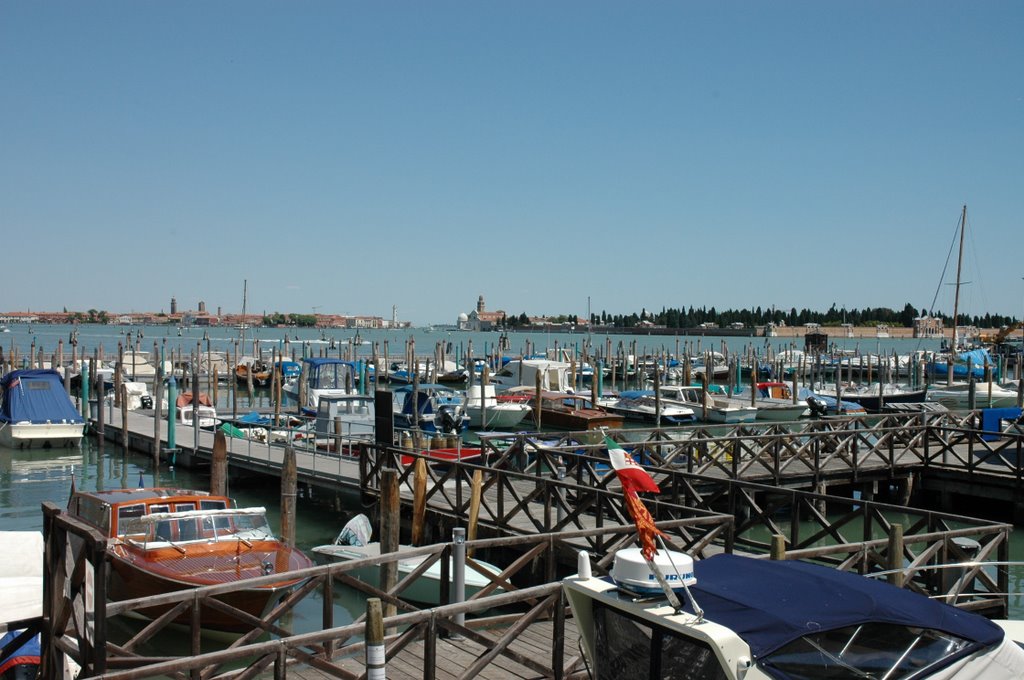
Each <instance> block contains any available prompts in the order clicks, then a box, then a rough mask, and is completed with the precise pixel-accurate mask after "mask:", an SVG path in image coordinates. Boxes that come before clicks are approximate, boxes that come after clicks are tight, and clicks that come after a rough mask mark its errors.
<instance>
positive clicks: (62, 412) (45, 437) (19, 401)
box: [0, 369, 85, 449]
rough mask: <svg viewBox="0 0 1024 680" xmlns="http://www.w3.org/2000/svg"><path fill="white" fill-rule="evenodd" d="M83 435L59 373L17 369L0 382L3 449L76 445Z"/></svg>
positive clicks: (0, 440)
mask: <svg viewBox="0 0 1024 680" xmlns="http://www.w3.org/2000/svg"><path fill="white" fill-rule="evenodd" d="M84 432H85V419H84V418H83V417H82V416H81V414H79V413H78V411H77V410H76V409H75V405H74V404H73V403H72V402H71V399H70V397H68V395H67V392H65V391H64V383H63V381H62V380H61V377H60V374H59V373H57V371H55V370H52V369H27V370H18V371H11V372H10V373H8V374H7V375H5V376H4V377H3V378H2V379H0V446H4V447H8V448H15V449H17V448H32V447H43V448H50V447H54V446H77V445H78V443H79V442H80V441H81V440H82V434H83V433H84Z"/></svg>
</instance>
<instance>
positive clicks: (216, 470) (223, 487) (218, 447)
mask: <svg viewBox="0 0 1024 680" xmlns="http://www.w3.org/2000/svg"><path fill="white" fill-rule="evenodd" d="M227 478H228V439H227V437H226V436H225V435H224V431H223V430H217V431H216V432H215V433H214V435H213V459H212V462H211V464H210V494H211V495H214V496H226V495H227V490H228V485H227Z"/></svg>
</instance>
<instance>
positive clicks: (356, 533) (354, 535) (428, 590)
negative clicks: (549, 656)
mask: <svg viewBox="0 0 1024 680" xmlns="http://www.w3.org/2000/svg"><path fill="white" fill-rule="evenodd" d="M372 533H373V528H372V526H371V525H370V520H369V519H368V518H367V517H366V515H356V516H355V517H354V518H352V519H351V520H349V522H348V523H347V524H346V525H345V527H344V528H343V529H342V530H341V533H340V534H338V537H337V538H336V539H335V540H334V543H331V544H327V545H319V546H317V547H315V548H313V549H312V552H313V554H314V555H315V556H316V558H317V560H318V561H323V562H348V561H352V560H361V559H364V558H368V557H378V556H380V554H381V550H380V543H379V542H376V541H371V540H370V538H371V536H372ZM409 547H410V546H399V551H401V550H403V549H408V548H409ZM428 557H429V556H427V555H414V556H411V557H407V558H404V559H400V560H398V561H397V566H398V580H399V581H401V580H402V579H404V578H406V577H407V576H409V575H410V574H411V573H412V572H413V571H415V570H416V569H417V568H419V567H420V565H422V564H423V562H424V561H426V560H427V558H428ZM473 562H474V563H475V564H477V565H479V567H480V569H482V570H483V571H484V572H486V574H485V573H481V572H480V571H477V570H476V569H474V568H473V567H471V566H469V565H468V564H467V565H466V567H465V568H464V573H463V583H464V584H465V597H467V598H469V597H472V596H473V595H475V594H476V593H478V592H480V591H481V590H482V589H484V588H485V587H487V586H488V585H489V584H490V583H491V577H492V576H498V575H500V574H501V569H499V568H498V567H496V566H495V565H493V564H491V563H489V562H484V561H483V560H480V559H476V558H474V559H473ZM453 571H454V564H453V561H452V560H451V558H449V568H448V574H449V576H448V581H449V584H453V581H454V579H453V578H452V577H453ZM350 573H352V574H353V575H354V576H355V577H356V578H358V579H359V580H361V581H363V582H364V583H368V584H370V585H372V586H374V587H379V586H380V567H377V566H370V567H364V568H362V569H355V570H353V571H352V572H350ZM441 584H442V579H441V561H440V560H437V561H435V562H434V563H433V564H431V565H430V566H429V567H427V569H426V570H425V571H424V572H423V573H422V574H420V576H419V577H418V578H417V579H416V580H414V581H413V582H412V583H411V584H410V585H409V586H408V587H407V588H406V589H405V590H403V591H402V594H401V597H402V598H403V599H405V600H410V601H412V602H419V603H422V604H431V605H438V604H441ZM503 590H504V589H503V588H502V587H500V586H497V587H495V588H494V589H493V590H492V591H491V592H493V593H500V592H502V591H503Z"/></svg>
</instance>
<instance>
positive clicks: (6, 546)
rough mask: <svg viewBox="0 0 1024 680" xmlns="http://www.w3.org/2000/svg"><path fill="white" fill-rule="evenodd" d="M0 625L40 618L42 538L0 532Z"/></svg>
mask: <svg viewBox="0 0 1024 680" xmlns="http://www.w3.org/2000/svg"><path fill="white" fill-rule="evenodd" d="M0 555H3V559H2V560H0V623H5V622H7V621H17V620H19V619H28V618H33V617H36V616H42V615H43V534H42V533H40V532H38V531H0Z"/></svg>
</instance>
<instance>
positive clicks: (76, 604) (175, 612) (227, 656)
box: [44, 504, 731, 679]
mask: <svg viewBox="0 0 1024 680" xmlns="http://www.w3.org/2000/svg"><path fill="white" fill-rule="evenodd" d="M46 511H47V516H48V517H49V520H48V524H49V525H50V526H51V527H52V529H51V530H50V531H48V532H47V538H48V539H53V540H54V541H55V542H54V545H56V544H57V542H58V539H59V540H67V541H68V542H69V543H70V544H75V543H82V544H88V542H89V541H95V543H94V544H93V545H94V548H98V547H101V546H105V545H106V543H105V542H103V541H97V540H96V539H97V538H99V537H97V536H96V534H95V532H94V531H93V530H92V529H91V528H89V527H88V526H85V525H83V524H81V523H79V522H75V521H74V520H73V518H70V517H68V516H67V515H66V514H64V513H61V512H60V510H59V509H57V508H56V507H55V506H52V505H50V504H48V505H47V508H46ZM658 526H659V528H661V529H662V530H663V531H665V532H666V534H667V536H668V539H667V541H668V544H669V545H670V546H672V547H674V548H675V549H679V550H689V551H692V552H699V551H700V547H699V546H698V545H695V543H694V540H693V536H694V535H701V536H707V535H709V534H714V533H716V531H717V532H721V533H723V534H727V533H728V531H729V528H730V526H731V518H730V517H727V516H722V515H717V516H699V517H695V518H686V519H679V520H672V521H665V522H659V524H658ZM598 534H600V535H602V540H601V541H600V542H601V543H602V544H604V545H607V546H609V548H611V549H612V551H614V549H615V548H618V547H620V546H624V545H628V544H631V543H633V542H635V540H636V530H635V528H634V527H633V526H632V525H617V526H609V527H604V528H601V529H590V530H587V531H574V532H560V533H546V534H536V535H532V536H514V537H505V538H494V539H486V540H477V541H469V542H467V543H465V547H466V549H467V551H469V552H470V553H471V554H476V555H479V554H481V553H483V554H487V553H488V552H494V551H499V550H500V551H503V552H504V553H506V554H507V553H509V552H512V553H515V554H518V558H517V559H515V560H513V561H511V562H510V563H509V564H508V565H507V566H505V567H504V568H503V569H502V570H501V572H500V573H499V574H491V573H490V572H488V571H486V570H483V571H480V573H481V574H483V575H484V576H486V577H487V578H489V579H490V585H488V586H487V587H485V588H483V589H482V590H480V591H479V592H478V593H476V594H474V595H473V596H471V597H469V598H467V599H466V601H465V602H457V601H453V600H456V599H457V598H455V597H454V594H453V593H450V592H448V588H445V587H442V590H441V593H442V605H440V606H438V607H432V608H428V609H421V608H420V607H419V606H418V605H416V604H414V603H412V602H410V601H408V600H407V599H405V597H404V592H405V590H406V589H407V588H408V587H409V586H410V584H411V583H412V582H413V581H415V580H416V579H417V578H418V577H420V576H421V575H422V574H423V573H424V572H425V571H426V570H427V569H428V568H429V567H430V566H431V565H433V564H435V563H437V562H438V561H440V566H441V583H442V584H447V583H448V582H449V574H448V572H449V564H450V559H451V557H452V551H453V543H441V544H435V545H430V546H423V547H420V548H415V549H411V550H404V551H402V552H401V553H392V554H386V555H382V556H380V557H373V558H365V559H359V560H352V561H349V562H341V563H337V564H331V565H325V566H320V567H312V568H309V569H305V570H301V571H296V572H292V575H294V576H295V577H297V578H301V579H302V583H301V585H299V586H297V587H296V588H295V589H294V590H292V591H291V592H290V593H288V594H287V595H286V596H285V597H284V598H283V599H282V600H281V601H280V602H279V603H278V604H277V605H275V606H274V607H273V609H272V610H271V611H269V612H267V613H266V614H265V615H264V616H262V617H260V618H257V617H253V616H251V615H248V614H246V613H245V612H242V611H239V610H237V609H235V608H233V607H231V606H229V605H228V604H226V603H225V602H224V601H223V600H222V598H224V597H225V596H226V595H227V594H229V593H232V592H234V591H237V590H239V589H243V588H252V587H255V586H258V585H261V584H270V583H274V582H277V581H279V580H280V575H279V574H278V575H269V576H264V577H259V578H255V579H249V580H247V581H239V582H235V583H229V584H222V585H217V586H207V587H202V588H195V589H190V590H183V591H175V592H168V593H163V594H156V595H153V596H151V597H144V598H138V599H133V600H122V601H112V602H107V601H106V600H105V598H104V599H96V598H93V597H88V596H87V597H81V596H80V594H81V592H82V591H83V590H91V591H92V592H94V593H95V594H96V595H97V596H101V595H102V594H103V592H102V588H101V585H102V581H101V580H97V581H96V582H95V583H91V582H90V583H89V587H88V588H75V587H72V588H71V589H70V591H67V590H66V592H64V594H63V595H62V594H61V593H57V594H56V596H55V598H54V600H55V602H57V603H58V605H59V606H58V607H57V608H56V611H55V613H56V614H57V615H56V616H48V617H46V620H47V622H48V624H49V627H50V635H49V636H48V638H47V640H46V641H45V645H46V647H47V652H46V657H47V659H50V660H53V661H59V659H60V657H61V654H68V655H69V656H70V657H71V658H73V659H74V660H75V661H76V662H77V663H78V664H80V665H81V666H82V668H83V671H82V674H81V677H83V678H85V677H92V676H103V677H109V678H124V679H127V678H143V677H155V676H160V675H169V676H171V677H178V678H185V677H189V676H191V677H193V678H198V677H202V678H207V677H210V676H212V675H215V674H217V673H219V672H221V671H222V670H223V667H224V665H225V664H227V663H231V664H233V665H234V666H237V665H238V664H239V663H242V665H243V668H242V669H241V670H235V671H233V672H234V673H236V674H237V675H238V676H239V677H251V676H253V675H255V674H256V673H259V672H260V671H262V670H263V669H265V668H267V667H269V666H270V665H275V667H276V668H277V669H278V671H279V672H280V673H281V675H282V677H283V672H284V668H285V667H287V666H288V665H292V664H296V663H302V664H307V665H311V666H313V667H315V668H317V669H319V670H322V671H325V672H327V673H328V674H330V675H333V676H335V677H339V678H354V677H358V673H357V674H353V673H352V672H351V671H346V670H345V669H344V668H342V667H341V666H339V665H338V664H337V663H336V662H335V660H336V659H340V658H346V657H351V656H352V655H353V654H355V653H357V652H359V651H361V650H362V648H363V647H362V642H361V641H359V640H356V639H355V638H356V637H358V636H360V635H361V634H362V632H363V628H362V624H361V623H360V621H361V620H362V619H361V618H360V619H359V620H357V622H356V623H353V624H351V625H346V626H340V627H338V626H336V625H335V621H334V616H335V610H334V606H333V603H334V597H335V587H336V586H346V587H348V588H351V589H354V590H356V591H358V592H360V593H362V594H364V595H366V596H368V597H379V598H381V599H382V600H383V601H385V602H387V603H390V604H392V605H394V607H395V610H396V611H397V614H396V615H395V616H392V617H389V618H388V619H386V621H385V624H386V625H387V627H389V628H398V627H406V626H409V628H407V629H406V630H404V632H403V633H402V634H401V635H400V636H398V637H397V638H395V640H394V641H393V643H392V648H393V649H394V650H396V651H397V650H399V649H401V648H402V647H403V646H405V645H408V644H411V643H412V642H413V641H416V640H422V641H423V643H424V644H425V645H431V644H435V643H436V637H437V635H438V634H439V633H441V632H443V631H447V633H449V634H455V635H462V636H465V637H467V638H469V639H471V640H474V641H476V642H477V643H478V644H482V645H483V646H484V647H485V648H486V649H487V650H488V651H487V653H486V654H485V655H483V656H482V657H481V659H478V660H477V662H476V664H475V665H474V667H476V666H477V665H480V664H486V663H488V662H489V661H490V660H491V659H493V658H495V657H496V656H498V655H504V656H506V657H508V658H512V659H513V660H514V661H515V662H516V663H520V664H523V665H525V666H527V667H528V668H530V669H532V670H533V671H534V672H536V673H538V674H539V675H545V676H551V677H560V676H562V675H564V674H566V673H568V672H572V669H573V667H574V665H575V663H576V662H575V661H570V662H568V665H567V666H563V654H564V650H563V649H562V648H558V649H555V648H554V647H553V648H552V650H551V656H550V658H549V659H537V658H527V657H524V656H523V655H522V654H520V653H518V652H515V651H514V650H512V649H510V648H509V645H510V644H511V642H512V641H513V640H514V639H515V638H516V635H517V633H518V631H519V630H521V629H522V627H523V626H525V625H528V624H529V623H530V622H532V621H535V620H539V619H549V620H551V621H552V622H553V625H554V626H555V628H556V629H557V635H556V637H557V638H558V639H562V638H564V620H565V605H564V602H563V601H562V596H561V587H560V584H559V580H560V579H561V578H563V577H564V576H566V575H568V573H569V572H568V570H567V568H566V567H565V566H564V565H565V559H564V555H565V554H567V553H572V554H573V555H575V551H576V549H577V548H576V546H578V545H580V544H581V543H582V544H585V543H586V542H587V541H588V540H590V539H592V538H593V536H595V535H598ZM50 546H51V543H50V542H48V543H47V550H48V555H51V554H54V553H52V552H50ZM610 554H611V553H609V555H610ZM414 556H423V557H425V559H424V560H423V562H422V563H421V564H420V565H419V566H418V567H417V568H416V569H415V570H414V571H413V572H412V573H410V574H409V575H408V576H406V577H405V578H402V579H401V580H400V581H398V582H397V583H396V584H395V585H394V587H393V588H390V589H382V588H380V587H376V586H373V585H370V584H368V583H365V582H363V581H360V580H358V579H357V578H355V577H354V576H353V572H355V571H357V570H360V569H365V568H366V567H379V566H380V565H382V564H386V563H389V562H394V561H397V560H399V559H408V558H410V557H414ZM66 557H67V559H60V560H56V561H53V560H49V559H48V561H47V567H48V572H47V579H48V580H54V582H55V583H56V582H57V581H59V579H60V575H61V574H62V573H64V572H65V571H67V570H70V572H71V573H82V574H86V573H87V571H88V569H89V568H90V567H91V568H92V569H94V570H95V573H96V574H98V575H101V574H103V573H104V565H105V564H106V562H107V561H109V559H111V556H110V555H104V554H103V553H95V552H90V551H80V550H79V551H71V552H68V553H67V555H66ZM97 558H98V559H97ZM104 558H105V559H104ZM609 559H610V558H609V557H608V556H607V555H606V556H604V557H603V558H602V559H599V560H597V568H598V569H605V568H607V565H608V562H609ZM538 561H540V562H542V563H543V564H544V565H545V566H544V568H543V569H542V571H543V582H542V583H540V584H539V585H530V583H531V582H532V580H533V579H532V578H531V573H530V572H531V569H534V570H535V563H536V562H538ZM466 563H467V565H469V566H470V567H473V566H474V565H475V564H476V562H474V560H473V559H472V558H467V560H466ZM51 570H52V572H51ZM97 578H98V577H97ZM88 581H89V579H86V582H88ZM499 589H501V590H502V591H504V592H500V591H499ZM307 598H319V599H320V600H321V603H320V609H321V612H322V614H321V620H320V621H319V628H318V630H316V631H312V632H309V631H307V632H300V631H296V630H293V629H292V627H291V626H290V624H289V623H287V621H288V614H289V613H290V612H293V611H294V610H295V607H296V606H297V605H298V604H299V603H300V602H301V601H303V600H305V599H307ZM157 607H158V608H164V609H165V612H164V613H163V614H161V615H159V616H157V617H156V618H155V619H152V620H150V621H149V622H148V623H146V624H144V625H142V624H139V625H138V626H137V627H136V629H135V630H133V632H132V633H131V634H130V636H129V637H127V638H125V639H120V640H117V641H114V640H112V639H110V638H109V637H108V636H107V634H106V631H107V630H108V628H109V622H110V620H111V619H113V618H115V617H125V616H131V615H134V614H136V613H137V612H139V610H148V611H152V610H153V608H157ZM210 609H212V610H216V611H217V612H219V613H222V614H225V615H227V616H228V617H231V618H232V619H234V620H235V621H237V622H238V623H239V625H240V626H243V627H244V628H245V629H246V631H245V632H242V633H241V634H240V636H239V637H238V638H237V639H236V640H234V641H233V642H232V643H231V644H230V645H229V646H228V648H227V649H225V650H222V651H219V652H214V653H209V654H203V653H202V648H201V622H202V619H203V616H202V612H203V611H205V610H210ZM72 611H73V612H74V616H71V615H70V613H71V612H72ZM60 612H67V613H68V616H67V618H65V617H62V616H60ZM495 612H497V613H495ZM49 613H50V612H48V614H49ZM467 615H469V616H470V617H473V618H471V619H470V620H469V621H468V622H467V623H465V624H464V625H463V624H462V623H460V621H462V620H463V619H464V618H465V617H466V616H467ZM175 621H177V622H181V621H186V622H188V623H187V626H188V628H189V640H190V649H188V650H187V651H186V652H185V653H183V654H177V655H171V654H161V655H153V654H151V653H150V654H144V653H142V652H140V651H139V650H141V649H144V648H145V646H146V644H147V643H151V642H152V641H154V640H156V639H158V638H157V636H158V635H160V634H161V633H162V632H164V631H165V630H166V629H167V627H168V626H169V625H171V624H172V623H174V622H175ZM264 634H270V635H272V636H276V637H277V638H279V639H277V640H274V641H271V642H260V641H259V639H260V638H261V636H263V635H264ZM435 662H436V658H434V657H433V656H432V655H431V654H430V653H429V651H426V652H424V664H425V665H424V668H423V675H424V677H433V676H434V670H435V668H434V666H433V664H434V663H435ZM59 668H60V667H59V665H56V664H53V663H51V664H49V665H47V666H44V677H45V678H58V677H60V672H59Z"/></svg>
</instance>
